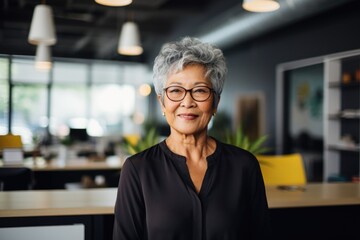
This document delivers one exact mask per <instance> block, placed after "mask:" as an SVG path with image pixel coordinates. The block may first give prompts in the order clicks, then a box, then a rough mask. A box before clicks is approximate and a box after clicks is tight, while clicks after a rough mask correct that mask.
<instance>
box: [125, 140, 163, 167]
mask: <svg viewBox="0 0 360 240" xmlns="http://www.w3.org/2000/svg"><path fill="white" fill-rule="evenodd" d="M161 155H162V150H161V147H160V143H158V144H155V145H154V146H152V147H150V148H148V149H145V150H143V151H141V152H139V153H136V154H134V155H132V156H129V157H128V158H127V159H126V161H125V163H124V166H125V165H129V164H131V165H133V167H135V168H143V167H146V165H153V164H154V162H156V161H157V160H158V159H160V158H161Z"/></svg>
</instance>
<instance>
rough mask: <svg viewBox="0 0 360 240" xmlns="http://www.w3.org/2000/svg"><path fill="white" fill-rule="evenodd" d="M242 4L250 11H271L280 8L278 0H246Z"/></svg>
mask: <svg viewBox="0 0 360 240" xmlns="http://www.w3.org/2000/svg"><path fill="white" fill-rule="evenodd" d="M242 6H243V8H244V9H245V10H247V11H250V12H271V11H275V10H277V9H279V8H280V4H279V3H278V2H277V1H276V0H244V1H243V5H242Z"/></svg>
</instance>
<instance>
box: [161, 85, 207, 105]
mask: <svg viewBox="0 0 360 240" xmlns="http://www.w3.org/2000/svg"><path fill="white" fill-rule="evenodd" d="M164 91H165V93H166V96H167V97H168V98H169V99H170V100H171V101H173V102H180V101H181V100H183V99H184V98H185V96H186V93H187V92H190V96H191V97H192V99H194V100H195V101H197V102H204V101H206V100H208V99H209V98H210V96H211V93H213V92H214V90H213V89H212V88H209V87H206V86H201V87H194V88H191V89H185V88H183V87H180V86H171V87H167V88H164Z"/></svg>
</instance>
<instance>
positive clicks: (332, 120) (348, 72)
mask: <svg viewBox="0 0 360 240" xmlns="http://www.w3.org/2000/svg"><path fill="white" fill-rule="evenodd" d="M324 71H325V72H324V75H325V84H324V87H325V89H324V175H323V176H324V181H352V180H356V181H357V180H358V178H359V176H360V144H359V135H360V134H359V133H360V130H359V127H360V50H356V51H350V52H346V53H340V54H336V55H331V56H327V57H326V58H325V60H324Z"/></svg>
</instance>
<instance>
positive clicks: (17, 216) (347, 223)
mask: <svg viewBox="0 0 360 240" xmlns="http://www.w3.org/2000/svg"><path fill="white" fill-rule="evenodd" d="M116 191H117V189H116V188H106V189H88V190H76V191H66V190H52V191H13V192H0V227H4V226H11V225H13V226H19V225H22V226H24V225H27V224H34V219H35V220H36V221H35V222H37V223H38V224H44V223H46V224H49V223H53V224H64V221H65V222H67V221H68V222H81V223H84V224H85V226H86V228H89V224H90V223H93V222H97V227H95V228H96V229H97V231H98V233H97V234H98V236H101V237H99V239H111V238H110V237H109V236H107V237H109V238H107V237H104V235H106V234H109V232H112V224H113V223H112V221H113V211H114V204H115V199H116ZM266 191H267V196H268V203H269V208H270V215H271V219H272V223H273V226H274V227H273V229H274V233H275V234H276V239H289V236H291V239H306V237H309V234H311V235H312V236H314V235H315V236H318V237H319V236H320V239H335V238H332V237H343V236H345V237H348V238H347V239H350V238H349V237H353V236H354V235H355V234H356V236H358V226H360V219H359V216H360V184H359V183H327V184H308V185H306V191H284V190H279V189H277V188H276V187H267V189H266ZM89 219H91V220H89ZM86 224H88V226H87V225H86ZM90 225H91V224H90ZM355 226H357V227H355ZM91 227H94V226H91ZM99 228H100V229H99ZM101 228H103V229H101ZM90 229H91V228H90ZM299 229H301V231H299ZM343 229H347V230H346V231H345V232H341V233H339V231H342V230H343ZM100 230H101V231H100ZM294 231H298V232H297V233H296V234H297V236H295V237H294V236H292V235H287V234H294ZM317 234H319V235H317ZM339 234H340V235H339ZM343 234H347V235H343ZM90 235H92V233H88V236H90ZM304 237H305V238H304ZM329 237H330V238H329ZM86 239H89V238H86ZM91 239H96V238H91ZM307 239H311V237H310V238H307ZM340 239H341V238H340ZM343 239H344V238H343Z"/></svg>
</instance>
